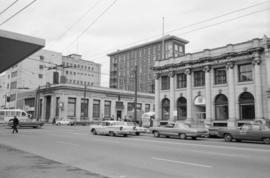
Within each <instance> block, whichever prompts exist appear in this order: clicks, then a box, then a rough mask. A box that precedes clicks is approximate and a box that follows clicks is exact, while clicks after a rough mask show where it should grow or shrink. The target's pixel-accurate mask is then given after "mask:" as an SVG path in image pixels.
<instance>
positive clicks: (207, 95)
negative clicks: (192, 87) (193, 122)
mask: <svg viewBox="0 0 270 178" xmlns="http://www.w3.org/2000/svg"><path fill="white" fill-rule="evenodd" d="M204 73H205V100H206V103H205V111H206V120H205V122H206V123H207V124H210V123H211V121H212V99H211V96H212V95H211V94H212V92H211V68H210V66H205V67H204Z"/></svg>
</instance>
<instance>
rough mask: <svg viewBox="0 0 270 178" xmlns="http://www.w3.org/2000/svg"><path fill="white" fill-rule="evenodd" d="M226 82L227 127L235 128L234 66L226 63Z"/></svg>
mask: <svg viewBox="0 0 270 178" xmlns="http://www.w3.org/2000/svg"><path fill="white" fill-rule="evenodd" d="M226 68H227V82H228V90H229V99H228V100H229V101H228V104H229V106H228V108H229V120H228V127H236V112H235V107H236V106H235V105H236V99H235V86H234V85H235V76H234V70H233V69H234V64H233V63H232V62H229V63H227V65H226Z"/></svg>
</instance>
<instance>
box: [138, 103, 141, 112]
mask: <svg viewBox="0 0 270 178" xmlns="http://www.w3.org/2000/svg"><path fill="white" fill-rule="evenodd" d="M141 110H142V103H137V111H141Z"/></svg>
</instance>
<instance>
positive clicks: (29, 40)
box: [0, 30, 45, 73]
mask: <svg viewBox="0 0 270 178" xmlns="http://www.w3.org/2000/svg"><path fill="white" fill-rule="evenodd" d="M44 46H45V40H44V39H40V38H35V37H32V36H27V35H22V34H18V33H14V32H9V31H4V30H0V73H2V72H4V71H5V70H7V69H8V68H10V67H11V66H13V65H15V64H17V63H18V62H20V61H22V60H23V59H25V58H27V57H28V56H30V55H31V54H33V53H35V52H36V51H38V50H40V49H41V48H43V47H44Z"/></svg>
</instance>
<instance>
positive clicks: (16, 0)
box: [0, 0, 19, 15]
mask: <svg viewBox="0 0 270 178" xmlns="http://www.w3.org/2000/svg"><path fill="white" fill-rule="evenodd" d="M18 1H19V0H15V1H14V2H13V3H11V4H10V5H9V6H8V7H7V8H5V9H4V10H2V11H1V12H0V15H2V14H3V13H5V12H6V11H7V10H8V9H9V8H11V7H12V6H13V5H15V4H16V3H17V2H18Z"/></svg>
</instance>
